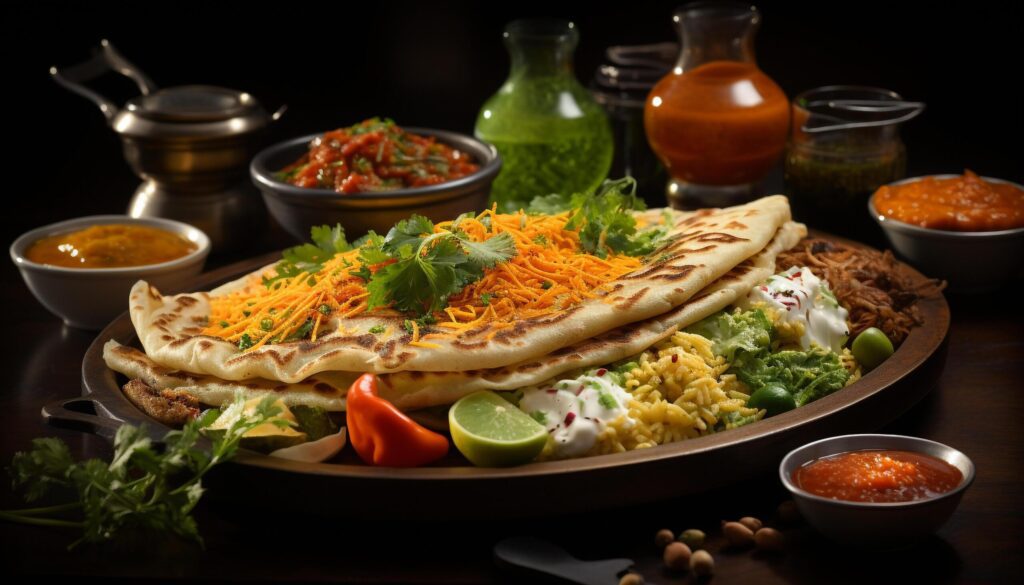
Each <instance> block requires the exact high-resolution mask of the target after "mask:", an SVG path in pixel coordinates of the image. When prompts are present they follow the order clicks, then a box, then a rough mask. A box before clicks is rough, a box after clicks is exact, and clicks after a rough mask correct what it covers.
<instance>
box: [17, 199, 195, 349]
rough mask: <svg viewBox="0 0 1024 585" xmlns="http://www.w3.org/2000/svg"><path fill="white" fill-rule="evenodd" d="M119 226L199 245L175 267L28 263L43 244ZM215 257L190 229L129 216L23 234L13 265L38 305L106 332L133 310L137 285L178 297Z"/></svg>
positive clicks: (166, 221) (73, 322) (173, 263)
mask: <svg viewBox="0 0 1024 585" xmlns="http://www.w3.org/2000/svg"><path fill="white" fill-rule="evenodd" d="M115 223H116V224H128V225H140V226H149V227H155V228H160V229H164V230H167V231H170V232H174V233H176V234H178V235H180V236H182V237H184V238H185V239H187V240H189V241H191V242H193V243H194V244H195V245H196V249H195V250H194V251H192V252H190V253H189V254H187V255H185V256H182V257H181V258H177V259H175V260H171V261H169V262H161V263H160V264H147V265H144V266H128V267H125V268H64V267H61V266H51V265H49V264H39V263H36V262H32V261H31V260H29V259H27V258H25V251H26V250H27V249H28V247H29V246H31V245H32V244H33V243H34V242H36V241H37V240H39V239H41V238H45V237H48V236H54V235H58V234H61V233H66V232H72V231H76V230H80V229H85V228H87V227H89V226H93V225H98V224H115ZM209 253H210V239H209V238H208V237H207V236H206V234H204V233H203V232H202V231H200V230H198V229H196V228H194V227H192V226H190V225H188V224H185V223H181V222H178V221H172V220H169V219H158V218H135V217H129V216H127V215H92V216H88V217H80V218H77V219H69V220H67V221H61V222H58V223H54V224H50V225H47V226H43V227H41V228H37V229H34V230H31V231H29V232H26V233H24V234H22V235H21V236H20V237H19V238H18V239H17V240H15V241H14V243H13V244H11V248H10V254H11V260H13V261H14V264H15V265H17V267H18V270H19V271H21V276H22V278H24V279H25V284H27V285H28V288H29V290H31V291H32V294H34V295H35V297H36V299H37V300H38V301H39V302H40V303H42V305H43V306H44V307H46V308H47V309H49V311H50V312H51V313H53V314H54V315H57V316H58V317H60V318H61V319H63V320H64V322H65V323H67V324H68V325H70V326H71V327H77V328H80V329H91V330H98V329H102V328H103V327H105V326H106V325H107V324H108V323H110V321H112V320H113V319H114V317H117V316H118V315H120V314H121V313H123V312H125V311H126V310H128V291H130V290H131V288H132V285H134V284H135V283H136V282H137V281H139V280H145V281H147V282H149V283H150V284H152V285H154V286H156V287H157V288H158V289H160V290H161V291H162V292H174V290H175V289H176V288H178V287H179V286H181V285H183V284H185V283H186V282H187V281H188V280H190V279H191V278H193V277H194V276H196V275H198V274H199V273H200V272H202V270H203V263H204V262H206V257H207V256H208V255H209Z"/></svg>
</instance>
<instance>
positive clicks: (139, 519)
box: [0, 396, 288, 548]
mask: <svg viewBox="0 0 1024 585" xmlns="http://www.w3.org/2000/svg"><path fill="white" fill-rule="evenodd" d="M235 400H236V402H238V401H243V399H242V398H241V397H236V398H235ZM276 401H277V398H276V397H274V396H267V397H266V398H264V399H263V400H261V401H260V403H259V405H258V406H257V407H256V408H255V409H254V410H253V411H252V413H249V414H245V415H243V416H241V417H239V419H238V420H237V421H235V422H234V423H233V424H232V425H231V426H230V427H228V428H227V429H226V432H224V433H223V434H221V435H219V436H216V437H210V449H209V450H208V451H207V450H204V449H201V448H199V447H198V446H197V444H196V443H197V442H198V441H199V438H200V434H201V432H202V430H203V429H204V428H206V427H208V426H210V424H212V423H213V421H214V420H216V419H217V417H218V416H220V411H218V410H216V409H213V410H208V411H206V412H205V413H203V414H202V416H200V417H199V418H197V419H195V420H192V421H189V422H187V423H185V426H184V427H183V428H182V429H181V430H180V431H177V430H176V431H170V432H168V433H167V434H166V435H164V437H163V439H162V441H161V442H162V443H163V445H164V448H163V449H162V450H161V449H159V448H157V447H156V445H155V444H154V441H153V440H152V439H151V438H150V436H149V433H148V432H147V430H146V429H145V428H144V427H141V426H139V427H136V426H132V425H128V424H125V425H122V426H121V427H120V428H119V429H118V430H117V434H116V435H115V436H114V456H113V459H112V460H111V461H110V462H109V463H108V462H105V461H102V460H100V459H89V460H87V461H82V462H77V463H76V462H75V461H74V460H73V459H72V456H71V451H70V449H68V446H67V445H66V444H65V443H64V442H63V441H61V440H60V439H57V438H54V437H47V438H40V439H35V440H33V441H32V449H31V450H29V451H27V452H19V453H16V454H15V455H14V459H13V460H12V462H11V467H10V469H9V471H10V473H11V476H12V478H13V480H14V482H13V483H14V486H15V488H22V489H24V492H25V500H26V501H27V502H32V501H35V500H37V499H39V498H40V497H42V496H44V495H46V494H47V493H48V492H49V491H50V489H51V488H65V489H68V490H71V491H73V492H74V493H75V497H74V500H75V501H74V502H71V503H67V504H61V505H56V506H50V507H47V508H34V509H29V510H8V511H3V512H0V519H3V520H7V521H9V522H18V523H23V524H35V525H43V526H56V527H65V528H74V529H78V530H81V531H83V534H82V536H81V538H79V539H78V540H76V541H74V542H73V543H71V545H70V546H69V547H68V548H74V547H75V546H77V545H79V544H81V543H83V542H87V543H97V542H103V541H108V540H111V539H113V538H115V537H116V536H117V535H118V534H120V533H122V532H125V531H128V530H132V529H141V530H145V531H152V532H154V533H166V532H170V533H172V534H176V535H178V536H180V537H183V538H187V539H191V540H194V541H196V542H198V543H199V544H200V545H202V543H203V539H202V537H201V536H200V535H199V529H198V525H197V524H196V521H195V518H193V517H192V510H193V509H194V508H195V506H196V504H197V503H198V502H199V499H200V497H202V494H203V486H202V478H203V476H204V475H206V473H207V472H208V471H209V470H210V469H211V468H213V467H214V466H216V465H219V464H221V463H223V462H225V461H227V460H229V459H231V458H232V457H233V456H234V454H235V452H236V451H237V450H238V443H239V441H240V440H241V438H242V436H243V435H245V434H246V433H247V432H249V431H250V430H252V429H254V428H256V427H258V426H260V425H262V424H264V423H266V422H268V421H269V422H271V423H272V424H275V425H278V426H280V425H281V424H284V425H287V424H288V421H285V420H284V419H277V420H272V419H274V417H275V416H277V415H278V414H280V411H281V409H280V407H278V406H275V402H276ZM69 512H74V513H75V516H76V518H75V519H66V518H65V515H66V514H68V513H69Z"/></svg>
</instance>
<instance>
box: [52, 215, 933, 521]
mask: <svg viewBox="0 0 1024 585" xmlns="http://www.w3.org/2000/svg"><path fill="white" fill-rule="evenodd" d="M813 235H817V236H821V237H826V238H829V239H833V240H836V241H841V242H844V243H848V244H854V245H858V246H860V245H861V244H856V243H854V242H849V241H848V240H843V239H842V238H837V237H833V236H829V235H827V234H813ZM279 257H280V255H279V254H271V255H267V256H263V257H260V258H254V259H252V260H248V261H244V262H240V263H237V264H233V265H231V266H227V267H224V268H221V269H218V270H216V271H213V272H210V273H207V274H205V275H203V276H202V277H200V278H199V279H198V280H197V281H195V282H194V283H192V285H191V286H190V287H189V288H187V289H186V290H208V289H210V288H213V287H215V286H217V285H219V284H221V283H224V282H227V281H229V280H232V279H234V278H236V277H238V276H240V275H242V274H244V273H247V272H250V271H252V270H254V269H256V268H258V267H260V266H265V265H267V264H269V263H271V262H273V261H274V260H275V259H277V258H279ZM912 274H913V275H914V276H915V277H919V278H922V279H923V278H924V276H922V275H921V274H920V273H918V272H916V271H913V270H912ZM918 307H919V309H920V311H921V316H922V317H923V319H924V323H923V324H922V325H920V326H918V327H915V328H914V329H913V330H912V331H911V333H910V335H909V337H908V338H907V339H906V341H905V342H904V343H903V345H902V346H900V348H899V350H897V351H896V353H895V354H893V356H892V357H891V358H889V359H888V360H886V361H885V362H884V363H883V364H882V365H881V366H879V367H878V368H876V369H875V370H873V371H871V372H870V373H868V374H866V375H864V376H863V377H862V378H861V379H860V380H858V381H857V382H855V383H853V384H851V385H850V386H848V387H846V388H843V389H842V390H840V391H837V392H835V393H834V394H832V395H830V396H826V397H824V398H822V399H820V400H818V401H816V402H812V403H810V404H808V405H805V406H803V407H801V408H798V409H796V410H792V411H789V412H786V413H783V414H780V415H778V416H775V417H772V418H770V419H765V420H762V421H759V422H757V423H754V424H750V425H747V426H744V427H740V428H738V429H732V430H729V431H727V432H722V433H718V434H714V435H709V436H704V437H700V438H697V439H690V440H687V441H682V442H678V443H672V444H668V445H662V446H659V447H656V448H653V449H641V450H636V451H630V452H626V453H617V454H612V455H601V456H595V457H587V458H583V459H570V460H563V461H548V462H541V463H531V464H528V465H522V466H518V467H512V468H506V469H488V468H478V467H473V466H471V465H470V464H469V463H468V462H466V461H465V460H464V459H463V458H461V456H459V455H458V454H457V452H455V450H454V449H452V452H453V453H454V454H450V455H449V456H448V457H447V458H446V459H444V460H442V461H440V462H439V463H437V464H435V465H433V466H429V467H421V468H413V469H396V468H381V467H371V466H367V465H363V464H362V463H361V462H359V460H358V459H357V458H356V457H355V455H354V454H352V452H351V449H349V448H346V449H345V450H344V451H343V454H342V455H341V456H339V457H338V458H337V459H335V460H333V461H332V462H330V463H299V462H294V461H289V460H285V459H278V458H274V457H269V456H266V455H261V454H259V453H255V452H251V451H246V450H242V451H240V452H239V454H238V456H237V457H236V459H235V460H234V463H233V464H232V465H228V466H224V467H223V468H221V469H220V470H219V472H217V473H213V474H211V475H210V477H209V480H208V482H207V483H208V486H209V487H210V488H211V489H210V492H209V493H210V496H211V497H212V498H213V499H215V500H216V499H220V498H224V499H226V500H230V502H231V504H230V505H232V506H246V505H258V504H261V503H262V504H264V505H265V504H266V503H267V499H268V498H273V500H274V502H275V504H274V505H275V507H280V506H284V507H286V508H288V509H290V510H291V511H293V512H296V513H312V514H318V515H323V514H328V515H337V516H374V517H380V516H381V514H382V511H383V512H384V513H385V515H388V516H396V517H399V516H412V517H416V518H417V519H423V518H432V517H437V518H442V517H444V518H451V517H453V516H459V515H474V512H473V511H479V510H487V514H488V517H489V518H491V517H525V516H532V515H549V514H553V513H558V514H564V513H575V512H582V511H588V510H594V509H601V508H609V507H616V506H627V505H636V504H642V503H647V502H651V501H656V500H664V499H669V498H673V497H679V496H682V495H686V494H690V493H697V492H703V491H707V490H711V489H714V488H716V487H720V486H724V485H728V484H731V483H735V482H738V481H743V480H745V479H749V478H751V477H754V476H757V475H760V474H764V473H770V472H772V471H773V470H775V469H776V467H777V465H778V461H779V459H780V458H781V457H782V456H783V455H784V454H785V453H786V452H788V451H789V450H791V449H794V448H796V447H798V446H800V445H802V444H804V443H807V442H810V441H813V440H817V439H820V438H823V437H827V436H831V435H840V434H847V433H854V432H869V431H874V430H877V429H879V428H881V427H882V426H884V425H885V424H887V423H889V422H891V421H893V420H895V419H896V418H898V417H899V416H900V415H901V414H903V413H904V412H906V411H907V410H908V409H909V408H910V407H911V406H913V405H914V404H915V403H916V402H917V401H918V400H920V399H921V398H922V397H923V396H925V395H926V394H927V393H928V392H929V391H931V389H932V388H933V387H934V386H935V382H936V380H937V378H938V376H939V374H940V373H941V371H942V367H943V365H944V363H945V357H946V345H947V344H946V335H947V332H948V330H949V323H950V313H949V305H948V304H947V303H946V300H945V298H944V297H943V296H942V295H941V294H938V295H933V296H931V297H928V298H926V299H922V300H921V301H919V303H918ZM108 339H115V340H117V341H118V342H120V343H122V344H125V345H134V346H136V347H138V339H137V338H136V336H135V331H134V329H133V327H132V324H131V320H130V319H129V317H128V314H127V313H125V314H123V315H121V316H120V317H119V318H117V319H116V320H114V321H113V322H112V323H111V324H110V325H108V326H107V328H106V329H104V330H103V331H102V332H101V333H100V334H99V336H98V337H97V338H96V340H95V341H94V342H93V343H92V345H91V346H90V347H89V350H88V352H87V353H86V355H85V358H84V360H83V363H82V391H83V396H82V397H80V398H74V399H70V400H65V401H61V402H59V403H54V404H50V405H47V406H46V407H44V409H43V416H44V418H46V420H47V421H48V422H50V423H51V424H54V425H58V426H63V427H71V428H76V429H79V430H83V431H86V432H92V433H95V434H99V435H102V436H105V437H107V438H108V439H109V438H111V437H113V433H114V432H115V431H116V429H117V428H118V427H119V426H120V425H121V424H124V423H131V424H141V423H145V424H146V426H147V427H148V428H149V429H150V430H151V433H152V435H153V436H154V437H161V436H163V434H164V433H165V432H166V431H167V430H169V428H168V427H165V426H163V425H161V424H160V423H158V422H156V421H155V420H153V419H151V418H149V417H148V416H147V415H146V414H145V413H143V412H142V411H140V410H139V409H138V408H136V407H135V406H134V405H133V404H132V403H131V402H129V401H128V399H127V398H126V397H125V396H124V394H123V393H122V392H121V390H120V385H121V384H122V383H123V382H124V380H123V379H120V378H119V375H118V374H115V373H114V372H113V371H111V370H110V369H108V368H107V366H106V364H105V363H104V362H103V344H104V343H105V342H106V341H107V340H108ZM257 486H258V487H257ZM496 495H497V496H499V497H498V499H497V500H496V499H495V496H496ZM352 498H355V499H352ZM495 501H505V502H508V504H507V505H502V506H497V505H495ZM352 502H359V505H352ZM512 502H514V504H513V503H512ZM474 504H478V505H479V506H485V507H478V505H474ZM460 510H461V511H464V512H460Z"/></svg>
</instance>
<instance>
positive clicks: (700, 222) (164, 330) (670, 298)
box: [129, 195, 790, 383]
mask: <svg viewBox="0 0 1024 585" xmlns="http://www.w3.org/2000/svg"><path fill="white" fill-rule="evenodd" d="M673 217H674V218H675V219H674V226H673V227H672V229H671V231H670V233H669V237H668V238H667V240H666V242H665V243H664V244H663V245H662V246H661V248H660V249H658V250H657V251H655V252H654V253H653V254H652V255H651V256H650V257H649V258H648V259H647V262H646V263H645V264H644V266H642V267H641V268H639V269H638V270H636V271H634V272H632V273H629V274H626V275H624V276H622V277H620V278H619V279H617V280H616V281H613V282H610V283H607V284H606V285H604V286H603V287H601V289H599V290H598V291H595V292H597V293H598V296H597V297H596V298H592V299H588V300H587V301H585V302H583V303H580V304H578V305H576V306H573V307H571V308H568V309H565V310H561V311H558V312H555V313H552V314H549V315H544V316H540V317H535V318H531V319H523V320H521V321H518V322H516V323H515V326H514V327H511V328H504V329H499V328H495V327H493V326H492V325H490V324H486V325H482V326H480V327H476V328H473V329H470V330H467V331H464V332H462V333H459V334H457V335H453V336H451V337H446V338H441V339H431V343H434V344H437V346H438V347H421V346H413V345H410V342H411V341H412V339H411V336H410V335H409V334H408V333H407V332H406V331H405V330H404V329H403V328H402V327H401V324H402V321H403V319H402V318H400V317H383V316H381V315H380V314H379V312H374V311H368V312H365V313H362V314H359V315H356V316H354V317H348V318H346V319H344V320H342V319H340V318H338V317H333V318H332V319H331V320H330V322H329V323H328V327H327V328H326V329H327V330H328V331H336V332H334V333H329V334H326V335H323V336H321V337H319V338H318V339H317V340H316V341H315V342H310V341H297V342H291V343H283V344H276V345H268V346H263V347H260V348H258V349H255V350H252V351H248V352H241V351H239V349H238V348H237V347H236V346H235V344H233V343H231V342H228V341H226V340H223V339H220V338H217V337H212V336H204V335H202V334H201V332H202V329H203V327H204V326H205V324H206V320H207V318H208V315H209V307H210V305H209V303H210V299H211V298H212V297H216V296H218V295H223V294H228V293H229V292H231V291H236V290H240V289H244V288H245V287H259V286H262V285H261V284H260V283H259V276H260V275H261V274H262V271H259V272H257V273H254V274H252V275H249V276H246V277H243V278H242V279H239V280H237V281H235V282H232V283H229V284H227V285H225V286H223V287H221V288H218V289H216V290H214V291H211V292H209V293H205V292H199V293H189V294H181V295H177V296H171V297H165V296H163V295H161V294H160V292H159V291H158V290H156V289H155V288H153V287H152V286H150V285H148V284H147V283H146V282H144V281H140V282H138V283H136V285H135V287H134V288H133V289H132V291H131V295H130V302H129V311H130V314H131V319H132V323H133V324H134V325H135V330H136V332H137V333H138V336H139V339H140V340H141V342H142V345H143V347H144V348H145V351H146V354H147V355H148V356H149V357H150V358H152V359H153V360H154V361H155V362H157V363H159V364H162V365H163V366H165V367H168V368H172V369H176V370H181V371H186V372H194V373H200V374H208V375H212V376H216V377H218V378H221V379H224V380H246V379H251V378H264V379H268V380H280V381H283V382H288V383H296V382H300V381H302V380H304V379H306V378H308V377H310V376H313V375H314V374H318V373H320V372H325V371H349V372H373V373H378V374H380V373H387V372H399V371H419V372H450V371H466V370H480V369H483V368H500V367H502V366H508V365H510V364H516V363H519V362H524V361H527V360H530V359H532V358H538V357H540V356H544V355H547V354H549V353H551V352H553V351H555V350H557V349H560V348H564V347H566V346H569V345H572V344H575V343H578V342H580V341H583V340H586V339H590V338H593V337H595V336H597V335H599V334H601V333H604V332H606V331H610V330H612V329H615V328H616V327H620V326H622V325H625V324H627V323H633V322H637V321H642V320H645V319H650V318H651V317H655V316H657V315H661V314H663V313H666V312H668V311H671V310H672V309H674V308H676V307H678V306H679V305H681V304H682V303H684V302H685V301H686V300H687V299H689V298H691V297H693V296H694V295H695V294H696V293H697V292H698V291H700V290H701V289H703V288H705V287H706V286H708V285H709V284H710V283H711V282H713V281H715V280H716V279H718V278H719V277H721V276H722V275H724V274H725V273H727V272H728V271H729V270H730V269H732V268H733V267H734V266H736V265H737V264H739V263H740V262H742V261H743V260H745V259H747V258H749V257H751V256H752V255H754V254H756V253H758V252H759V251H761V250H763V249H764V248H765V246H766V245H767V244H768V242H769V241H770V240H771V239H772V238H773V237H774V235H775V233H776V232H777V231H778V229H779V227H780V226H782V225H783V224H785V223H786V222H787V221H789V219H790V211H789V203H788V201H787V200H786V198H785V197H783V196H781V195H776V196H772V197H765V198H763V199H759V200H757V201H754V202H751V203H748V204H746V205H741V206H738V207H732V208H727V209H708V210H700V211H698V212H693V213H675V214H674V215H673ZM379 325H384V327H385V328H386V330H389V331H390V332H391V333H390V334H389V335H386V334H381V335H374V334H372V333H370V332H369V331H370V329H371V328H374V327H375V326H379Z"/></svg>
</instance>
